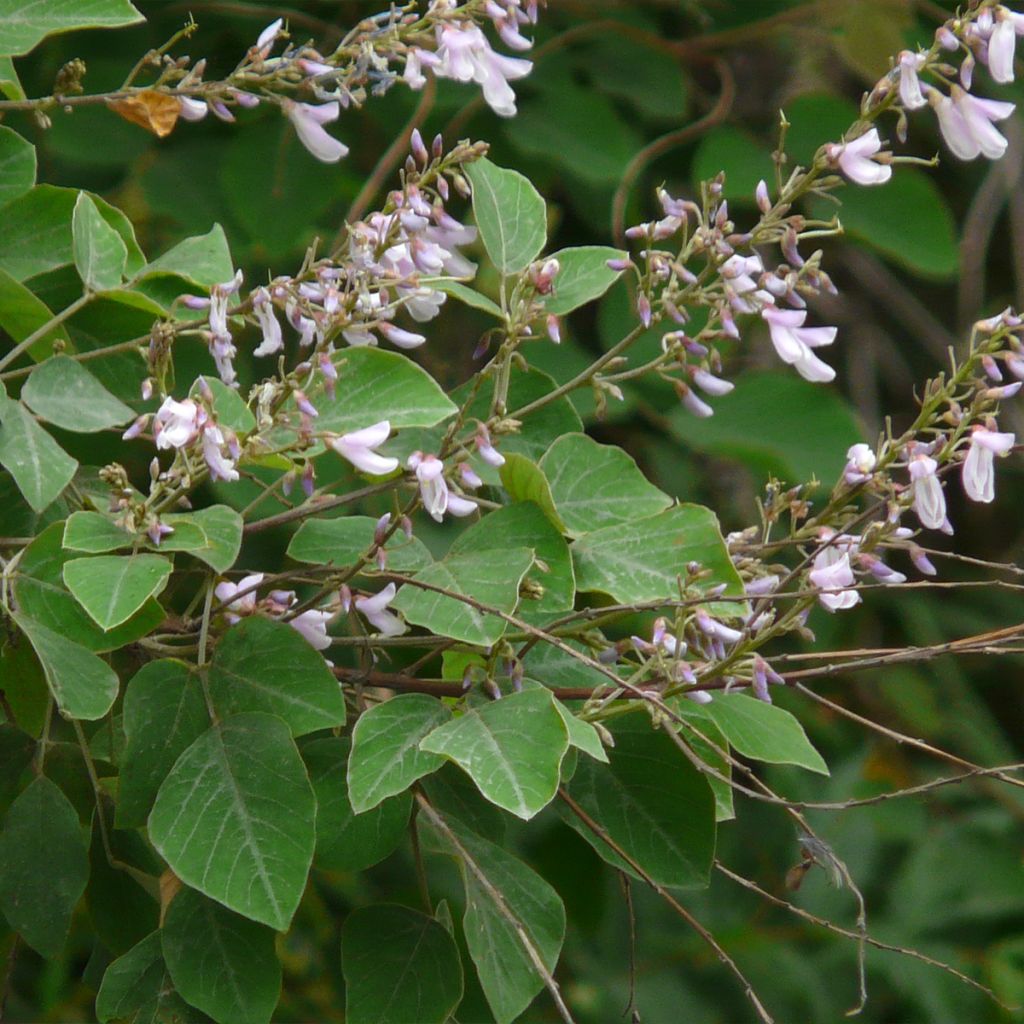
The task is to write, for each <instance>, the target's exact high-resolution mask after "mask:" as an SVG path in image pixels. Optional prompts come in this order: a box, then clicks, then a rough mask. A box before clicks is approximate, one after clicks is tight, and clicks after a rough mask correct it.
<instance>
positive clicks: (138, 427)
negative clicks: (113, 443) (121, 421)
mask: <svg viewBox="0 0 1024 1024" xmlns="http://www.w3.org/2000/svg"><path fill="white" fill-rule="evenodd" d="M148 426H149V413H148V412H147V413H144V414H143V415H142V416H139V417H138V419H136V420H135V422H134V423H132V425H131V426H130V427H129V428H128V429H127V430H126V431H125V432H124V433H123V434H122V435H121V440H122V441H134V440H135V438H137V437H138V436H139V434H141V433H142V432H143V431H144V430H145V429H146V427H148Z"/></svg>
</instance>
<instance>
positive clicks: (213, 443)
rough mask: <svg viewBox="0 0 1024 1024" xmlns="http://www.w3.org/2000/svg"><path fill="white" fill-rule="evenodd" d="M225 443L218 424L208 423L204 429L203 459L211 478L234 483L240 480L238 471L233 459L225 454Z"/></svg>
mask: <svg viewBox="0 0 1024 1024" xmlns="http://www.w3.org/2000/svg"><path fill="white" fill-rule="evenodd" d="M225 443H226V442H225V439H224V434H223V433H222V432H221V429H220V427H218V426H217V425H216V424H214V423H207V424H206V426H205V427H203V459H204V460H205V461H206V465H207V466H208V467H209V470H210V476H211V477H212V478H213V479H214V480H224V481H226V482H227V483H233V482H234V481H235V480H237V479H238V470H237V469H235V463H234V462H233V461H232V459H230V458H229V457H228V456H227V455H225V454H224V445H225Z"/></svg>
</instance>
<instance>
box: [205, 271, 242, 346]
mask: <svg viewBox="0 0 1024 1024" xmlns="http://www.w3.org/2000/svg"><path fill="white" fill-rule="evenodd" d="M241 286H242V271H241V270H236V271H235V276H234V277H233V278H231V280H230V281H225V282H223V283H222V284H215V285H214V286H213V287H212V288H211V289H210V315H209V322H210V331H211V333H212V334H213V336H214V337H215V338H222V337H224V336H225V335H226V336H227V337H228V339H229V340H230V337H231V332H230V330H228V299H229V298H230V297H231V296H232V295H234V294H235V292H237V291H238V289H239V288H240V287H241Z"/></svg>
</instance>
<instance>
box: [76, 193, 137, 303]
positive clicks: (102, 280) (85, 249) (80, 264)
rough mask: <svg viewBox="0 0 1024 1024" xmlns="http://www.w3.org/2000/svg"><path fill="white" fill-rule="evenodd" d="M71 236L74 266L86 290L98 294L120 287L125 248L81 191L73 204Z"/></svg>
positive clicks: (119, 238)
mask: <svg viewBox="0 0 1024 1024" xmlns="http://www.w3.org/2000/svg"><path fill="white" fill-rule="evenodd" d="M71 237H72V251H73V252H74V256H75V266H76V267H77V269H78V274H79V276H80V277H81V278H82V283H83V284H84V285H85V287H86V290H87V291H92V292H101V291H107V290H108V289H113V288H118V287H120V285H121V279H122V277H123V276H124V264H125V260H126V259H127V258H128V249H127V247H126V246H125V244H124V242H123V241H122V240H121V236H120V235H119V234H118V233H117V232H116V231H115V230H114V229H113V228H112V227H111V226H110V225H109V224H108V223H107V222H106V221H105V220H104V219H103V218H102V217H101V216H100V211H99V210H97V209H96V204H95V203H94V202H93V201H92V200H91V199H90V198H89V196H88V194H87V193H85V192H79V193H78V199H77V201H76V202H75V211H74V214H73V216H72V218H71Z"/></svg>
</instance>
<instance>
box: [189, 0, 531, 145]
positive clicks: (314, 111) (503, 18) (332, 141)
mask: <svg viewBox="0 0 1024 1024" xmlns="http://www.w3.org/2000/svg"><path fill="white" fill-rule="evenodd" d="M419 20H420V19H419V16H418V15H416V14H415V13H407V14H404V15H403V14H400V13H398V12H395V14H394V16H393V24H392V27H393V28H394V32H393V34H392V35H391V36H385V38H384V41H383V42H382V41H380V40H379V39H377V37H376V36H371V37H370V41H369V45H370V46H372V47H373V49H372V57H371V58H370V59H369V60H367V58H366V55H365V51H362V52H360V54H359V56H357V57H356V58H355V59H354V60H353V59H351V57H350V56H349V55H347V54H342V55H341V56H340V57H339V56H334V57H324V56H323V55H322V54H320V53H318V52H317V51H316V50H315V49H313V48H312V47H311V46H308V45H299V46H295V45H292V44H291V43H290V42H286V43H285V48H284V50H283V51H282V52H281V53H280V54H278V55H277V56H272V54H273V52H274V50H275V48H276V47H277V45H278V44H279V43H280V42H282V41H285V40H287V39H288V37H289V33H288V30H287V28H286V25H285V21H284V19H283V18H278V19H277V20H276V21H274V22H272V23H271V24H269V25H268V26H267V27H266V28H265V29H264V30H263V31H262V32H261V33H260V34H259V36H258V38H257V40H256V43H255V45H254V46H253V47H251V48H250V50H249V53H248V54H247V57H246V60H245V61H244V63H243V65H242V70H243V71H244V72H245V75H244V77H243V76H242V75H240V74H236V75H235V76H233V80H234V81H235V82H236V83H237V84H234V85H232V86H231V87H229V88H219V89H215V90H213V91H212V92H211V90H209V89H205V88H204V86H203V73H204V71H205V62H204V61H199V62H197V63H196V65H194V66H193V68H192V69H191V70H190V71H189V72H188V73H187V74H184V75H183V76H182V77H181V80H180V81H179V82H178V83H177V85H176V87H175V89H174V90H173V91H172V93H171V95H173V96H174V97H175V98H176V99H177V101H178V104H179V108H180V116H181V118H182V119H183V120H186V121H200V120H202V119H203V118H204V117H206V115H207V113H211V112H212V113H213V115H214V116H215V117H218V118H219V119H220V120H222V121H226V122H234V121H235V114H234V113H233V110H232V108H234V107H243V108H245V107H254V106H257V105H258V104H259V103H261V102H264V101H269V102H274V103H277V104H278V105H279V106H280V108H281V111H282V113H283V114H284V115H285V116H286V117H287V118H288V120H289V121H290V122H291V125H292V127H293V128H294V129H295V133H296V135H297V136H298V138H299V141H300V142H301V143H302V144H303V146H305V147H306V149H307V150H308V151H309V152H310V153H311V154H312V155H313V156H314V157H316V158H317V159H318V160H322V161H323V162H325V163H336V162H337V161H339V160H341V159H342V158H343V157H345V156H346V155H347V154H348V152H349V147H348V146H347V145H345V144H344V143H343V142H341V141H340V140H339V139H337V138H335V137H334V136H333V135H331V133H330V132H328V130H327V128H326V127H325V126H326V125H329V124H332V123H333V122H335V121H337V120H338V118H339V117H340V115H341V112H342V110H344V109H346V108H348V107H350V106H352V105H353V104H357V103H360V102H361V101H362V99H363V98H364V95H365V86H364V84H363V83H365V82H367V81H371V82H372V83H373V86H372V91H373V93H374V94H375V95H379V94H381V93H383V92H385V91H387V89H389V88H390V87H391V86H392V85H393V84H394V83H396V82H404V83H405V85H407V86H408V87H409V88H411V89H413V90H419V89H422V88H423V87H424V86H425V85H426V83H427V74H432V75H434V76H435V77H436V78H446V79H451V80H452V81H456V82H475V83H476V84H477V85H479V86H480V88H481V90H482V92H483V97H484V99H485V100H486V102H487V103H488V105H489V106H490V107H491V109H492V110H494V112H495V113H497V114H500V115H501V116H502V117H512V116H514V114H515V112H516V97H515V93H514V92H513V90H512V87H511V86H510V85H509V82H511V81H515V80H516V79H519V78H523V77H524V76H526V75H528V74H529V73H530V70H531V68H532V64H531V63H530V61H528V60H524V59H523V58H521V57H508V56H505V55H503V54H501V53H498V52H496V51H495V50H494V49H493V48H492V46H491V43H490V41H489V39H488V38H487V35H486V33H485V32H484V29H483V28H482V27H481V24H486V23H489V24H491V25H492V27H493V28H494V30H495V31H496V32H497V34H498V36H499V38H500V39H501V40H502V42H503V43H504V44H505V45H506V46H508V47H509V48H510V49H513V50H516V51H523V50H528V49H530V47H531V46H532V45H533V43H532V41H531V40H530V39H529V38H527V37H526V36H525V35H523V29H524V28H526V27H527V26H532V25H534V24H536V22H537V0H486V2H485V3H482V4H481V3H480V2H479V0H470V2H466V3H463V4H461V5H460V4H459V3H458V2H457V0H433V2H432V3H431V5H430V7H429V9H428V11H427V12H426V14H425V16H424V19H423V20H425V21H426V22H427V23H428V24H432V25H433V32H432V35H433V46H432V47H431V46H426V45H420V41H422V42H423V43H426V41H427V36H426V35H425V34H424V32H423V30H422V29H421V28H417V29H416V33H417V34H416V39H417V42H416V44H414V45H407V44H406V43H405V42H404V41H403V39H402V37H403V34H404V33H410V32H412V31H413V28H414V26H416V25H417V22H418V21H419ZM378 35H379V34H378ZM399 69H400V73H399ZM254 82H255V83H259V84H254ZM242 85H245V86H246V88H242V87H241V86H242ZM282 86H284V87H288V88H290V89H292V90H294V91H296V92H298V93H300V94H302V95H306V96H308V98H309V99H311V100H315V102H307V101H306V100H303V99H294V98H292V97H291V96H288V95H279V94H278V93H277V92H276V91H275V90H276V89H278V88H280V87H282ZM207 95H208V98H204V96H207Z"/></svg>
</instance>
